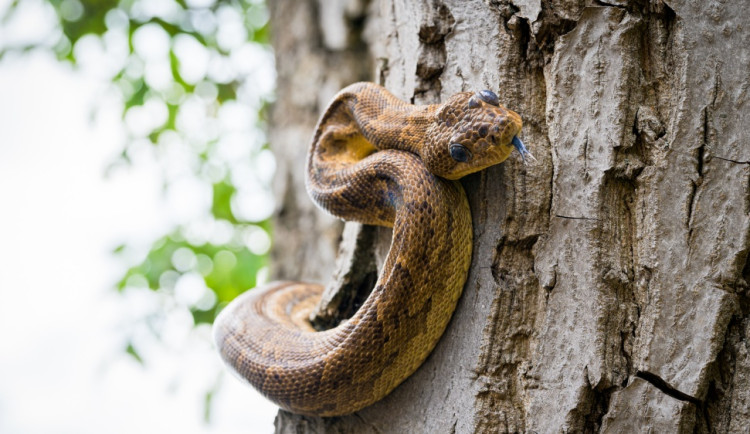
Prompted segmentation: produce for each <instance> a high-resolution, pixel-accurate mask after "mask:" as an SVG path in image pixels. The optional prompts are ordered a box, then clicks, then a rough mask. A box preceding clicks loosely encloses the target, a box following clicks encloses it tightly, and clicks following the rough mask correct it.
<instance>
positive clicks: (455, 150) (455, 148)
mask: <svg viewBox="0 0 750 434" xmlns="http://www.w3.org/2000/svg"><path fill="white" fill-rule="evenodd" d="M450 150H451V158H453V159H454V160H456V161H458V162H459V163H465V162H467V161H469V160H470V159H471V152H470V151H469V150H468V149H466V147H465V146H464V145H459V144H458V143H453V144H451V147H450Z"/></svg>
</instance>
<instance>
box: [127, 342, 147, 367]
mask: <svg viewBox="0 0 750 434" xmlns="http://www.w3.org/2000/svg"><path fill="white" fill-rule="evenodd" d="M125 352H126V353H128V354H129V355H130V356H131V357H132V358H134V359H135V361H136V362H138V363H140V364H141V365H143V358H142V357H141V355H140V354H138V351H136V349H135V347H134V346H133V343H132V342H128V346H127V348H125Z"/></svg>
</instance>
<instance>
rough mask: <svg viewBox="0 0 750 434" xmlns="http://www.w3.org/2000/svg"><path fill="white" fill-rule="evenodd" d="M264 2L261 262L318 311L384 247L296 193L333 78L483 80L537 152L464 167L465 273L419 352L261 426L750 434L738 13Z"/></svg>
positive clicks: (340, 295) (748, 205)
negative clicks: (365, 398)
mask: <svg viewBox="0 0 750 434" xmlns="http://www.w3.org/2000/svg"><path fill="white" fill-rule="evenodd" d="M270 4H271V8H272V26H273V29H274V37H273V43H274V46H275V49H276V53H277V54H276V57H277V68H278V71H279V79H278V86H279V88H278V89H279V90H278V100H277V102H276V104H275V106H274V107H273V109H272V112H271V134H270V139H271V144H272V149H274V151H275V153H276V155H277V158H278V161H279V163H278V167H279V170H278V175H277V180H278V182H277V183H276V189H277V195H278V196H277V197H279V199H280V201H281V202H280V205H279V208H278V212H277V218H276V223H275V246H274V250H273V252H274V253H273V260H274V265H275V269H274V275H275V277H277V278H283V279H290V280H312V281H319V282H323V283H328V291H327V296H326V300H325V303H324V304H322V305H321V306H319V309H318V320H319V321H320V324H328V325H330V324H331V323H333V322H335V321H336V320H337V319H340V318H341V317H342V316H343V317H345V316H346V315H348V314H349V313H351V311H352V309H356V306H357V305H358V303H359V302H361V298H362V297H363V295H362V294H363V291H364V293H366V290H367V288H366V287H367V286H368V284H369V283H368V282H371V281H372V279H373V276H374V273H375V269H376V267H377V262H378V261H377V258H378V257H382V252H383V251H384V250H385V249H387V247H388V243H389V234H388V231H383V230H378V229H372V228H362V227H359V226H356V225H350V226H349V227H347V231H346V236H345V237H344V241H343V242H342V244H341V245H340V246H339V241H340V240H341V236H340V234H341V224H340V223H337V222H335V221H334V220H333V219H332V218H330V217H327V216H324V215H323V214H322V212H320V211H318V210H316V209H315V207H314V205H313V204H312V202H311V200H310V199H309V198H308V197H307V194H306V192H305V190H304V171H303V170H304V162H305V157H304V155H305V152H306V149H307V144H308V141H309V138H310V136H311V135H312V130H313V128H314V125H315V122H316V120H317V117H318V116H319V114H320V112H321V111H322V109H323V108H324V107H325V105H326V103H327V102H328V100H329V99H330V97H331V96H332V95H333V94H334V93H335V92H336V91H337V90H338V89H340V88H342V87H344V86H345V85H347V84H349V83H351V82H354V81H358V80H363V79H364V80H371V81H376V82H379V83H380V84H383V85H384V86H386V87H387V88H388V89H389V90H391V91H392V92H393V93H395V94H396V95H398V96H400V97H402V98H403V99H405V100H407V101H412V102H415V103H434V102H439V101H441V100H443V99H445V98H446V97H448V96H450V95H451V94H453V93H455V92H459V91H464V90H480V89H485V88H487V89H492V90H494V91H496V92H497V93H498V94H499V96H500V100H501V102H502V103H503V104H504V105H506V106H507V107H509V108H511V109H513V110H515V111H517V112H518V113H519V114H521V116H522V117H523V119H524V131H523V133H522V138H523V139H524V142H526V143H527V144H528V145H529V147H530V148H531V150H532V152H533V153H534V155H535V156H536V158H537V159H538V160H539V164H538V165H536V166H524V165H522V164H521V162H520V158H518V156H517V155H515V156H513V157H512V158H511V159H509V160H508V161H506V162H505V163H503V164H502V165H500V166H497V167H493V168H490V169H488V170H486V171H484V172H482V173H479V174H475V175H471V176H469V177H467V178H466V179H464V180H462V183H463V184H464V187H465V189H466V191H467V194H468V196H469V201H470V205H471V208H472V215H473V222H474V254H473V259H472V266H471V270H470V272H469V278H468V280H467V282H466V286H465V289H464V294H463V296H462V298H461V300H460V302H459V305H458V308H457V310H456V312H455V314H454V317H453V319H452V321H451V324H450V325H449V327H448V330H447V331H446V333H445V335H444V336H443V338H442V339H441V341H440V343H439V344H438V346H437V347H436V348H435V350H434V352H433V354H432V355H431V356H430V357H429V358H428V360H427V361H426V362H425V364H424V365H423V366H422V367H421V368H420V369H419V370H418V371H417V372H416V373H415V374H414V375H412V376H411V377H410V378H409V379H407V380H406V381H405V382H404V383H403V384H402V385H401V386H399V387H398V388H397V389H396V390H395V391H394V392H393V393H392V394H391V395H389V396H388V397H386V398H385V399H383V400H382V401H381V402H378V403H376V404H375V405H373V406H371V407H368V408H366V409H364V410H362V411H360V412H358V413H356V414H354V415H350V416H346V417H339V418H325V419H322V418H311V417H302V416H298V415H293V414H290V413H286V412H280V413H279V415H278V416H277V420H276V430H277V432H279V433H313V432H337V433H402V432H409V433H471V432H537V433H554V432H608V433H621V432H701V433H703V432H721V433H723V432H737V433H740V432H747V430H748V426H750V342H748V336H750V316H749V315H748V314H749V313H750V303H748V302H749V301H750V296H749V294H748V279H750V262H748V251H749V250H750V133H748V128H747V125H749V124H750V108H749V107H748V102H747V100H748V92H750V44H748V41H750V15H748V14H747V13H746V12H745V7H746V6H747V5H746V4H744V3H743V2H725V1H712V2H688V1H684V0H680V1H677V0H674V1H667V2H662V1H652V2H648V1H645V0H644V1H639V2H624V1H620V0H612V1H608V2H603V1H593V2H592V1H583V0H581V1H575V0H560V1H539V0H536V1H535V0H514V1H503V0H487V1H479V0H472V1H461V0H422V1H407V0H380V1H377V0H373V1H372V2H369V3H367V2H364V1H359V0H338V1H325V0H318V1H314V0H304V1H299V0H297V1H292V0H282V1H274V2H270ZM337 251H338V252H339V253H338V260H336V256H337V254H336V252H337ZM373 258H374V259H373ZM334 264H336V266H335V270H334ZM332 276H333V277H332ZM342 312H343V313H342Z"/></svg>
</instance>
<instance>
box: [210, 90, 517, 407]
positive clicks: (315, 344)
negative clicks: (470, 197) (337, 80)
mask: <svg viewBox="0 0 750 434" xmlns="http://www.w3.org/2000/svg"><path fill="white" fill-rule="evenodd" d="M520 130H521V118H520V117H519V116H518V115H517V114H516V113H514V112H512V111H510V110H507V109H505V108H504V107H502V106H500V104H499V101H498V97H497V95H495V94H494V93H492V92H491V91H487V90H485V91H481V92H477V93H470V92H464V93H459V94H456V95H453V96H452V97H450V98H449V99H448V100H447V101H446V102H444V103H443V104H436V105H426V106H415V105H412V104H407V103H405V102H403V101H401V100H399V99H397V98H396V97H395V96H393V95H392V94H390V93H389V92H388V91H386V90H385V89H384V88H382V87H380V86H377V85H375V84H372V83H357V84H353V85H351V86H349V87H347V88H345V89H343V90H342V91H341V92H339V93H338V94H337V95H336V96H335V97H334V99H333V101H332V102H331V103H330V105H329V106H328V108H327V109H326V111H325V113H324V114H323V116H322V117H321V118H320V121H319V122H318V126H317V129H316V130H315V134H314V137H313V140H312V143H311V145H310V148H309V152H308V160H307V174H306V175H307V190H308V192H309V193H310V196H312V198H313V200H314V201H315V202H317V204H318V205H319V206H320V207H322V208H323V209H325V210H326V211H328V212H330V213H331V214H333V215H334V216H337V217H340V218H342V219H346V220H353V221H358V222H361V223H364V224H368V225H381V226H392V227H393V239H392V242H391V247H390V250H389V252H388V256H387V258H386V260H385V264H384V265H383V269H382V271H381V273H380V275H379V277H378V280H377V283H376V284H375V288H374V289H373V290H372V292H371V294H370V296H369V297H368V298H367V300H366V301H365V302H364V303H363V305H362V306H361V307H360V308H359V310H358V311H357V312H356V313H355V314H354V316H352V317H351V318H350V319H348V320H346V321H344V322H342V323H341V324H339V325H338V326H337V327H335V328H333V329H330V330H326V331H315V330H314V329H313V328H312V326H311V325H310V322H309V320H308V316H309V313H310V311H311V310H312V308H313V307H314V306H315V304H316V303H317V302H318V300H319V299H320V296H321V293H322V290H323V287H322V286H320V285H313V284H307V283H297V282H273V283H270V284H268V285H266V286H265V287H263V288H256V289H253V290H251V291H248V292H246V293H244V294H242V295H241V296H239V297H238V298H237V299H236V300H234V301H233V302H232V303H230V304H229V305H228V306H227V307H226V308H225V309H224V310H223V311H222V312H221V314H220V315H219V317H218V318H217V319H216V323H215V325H214V338H215V341H216V345H217V347H218V349H219V351H220V353H221V357H222V358H223V360H224V361H225V362H226V364H227V365H228V366H229V367H230V369H231V370H233V371H234V372H235V373H236V374H238V375H239V376H240V377H242V378H244V379H246V380H247V381H248V382H249V383H250V384H252V385H253V386H254V387H255V388H256V389H258V390H259V391H260V392H261V393H263V394H264V395H265V396H266V397H267V398H269V399H271V400H272V401H274V402H275V403H277V404H278V405H279V406H280V407H282V408H284V409H286V410H289V411H292V412H295V413H300V414H306V415H319V416H334V415H343V414H348V413H352V412H355V411H357V410H359V409H362V408H364V407H366V406H368V405H370V404H372V403H374V402H376V401H378V400H380V399H381V398H383V397H384V396H386V395H387V394H388V393H389V392H390V391H391V390H393V389H394V388H395V387H396V386H398V385H399V384H400V383H401V382H402V381H404V380H405V379H406V378H407V377H408V376H409V375H411V374H412V373H413V372H414V371H415V370H416V369H417V368H418V367H419V365H421V364H422V362H423V361H424V360H425V359H426V358H427V356H428V355H429V354H430V351H432V349H433V347H434V346H435V344H437V342H438V340H439V339H440V336H441V335H442V334H443V331H444V330H445V327H446V326H447V325H448V322H449V320H450V318H451V315H452V314H453V310H454V309H455V307H456V303H457V301H458V299H459V297H460V295H461V292H462V290H463V285H464V282H465V280H466V276H467V273H468V270H469V264H470V262H471V249H472V228H471V214H470V211H469V205H468V202H467V200H466V196H465V194H464V191H463V189H462V187H461V185H460V184H459V183H458V182H455V181H451V180H456V179H458V178H461V177H462V176H464V175H467V174H469V173H472V172H476V171H478V170H482V169H484V168H486V167H488V166H491V165H494V164H498V163H500V162H502V161H504V160H505V159H506V158H508V156H509V155H510V153H511V151H512V150H513V148H514V147H515V148H516V149H518V150H519V151H520V152H521V155H522V156H523V157H524V160H525V157H526V156H527V155H528V156H530V154H529V153H528V151H527V150H526V148H525V147H524V146H523V143H521V141H520V140H519V139H518V137H517V136H516V135H517V134H518V133H519V131H520Z"/></svg>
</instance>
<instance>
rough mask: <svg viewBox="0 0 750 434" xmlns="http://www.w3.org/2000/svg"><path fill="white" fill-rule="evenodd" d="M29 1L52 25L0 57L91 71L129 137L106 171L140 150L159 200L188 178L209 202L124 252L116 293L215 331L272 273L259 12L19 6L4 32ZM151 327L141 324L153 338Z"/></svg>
mask: <svg viewBox="0 0 750 434" xmlns="http://www.w3.org/2000/svg"><path fill="white" fill-rule="evenodd" d="M31 3H36V4H37V6H39V5H38V4H39V3H43V5H42V6H43V7H45V8H47V10H49V11H53V12H54V15H55V16H56V20H57V24H58V25H57V28H56V29H52V30H51V34H50V35H48V37H45V38H43V39H41V40H38V41H30V42H24V43H20V44H17V45H13V46H7V45H2V44H0V58H2V57H3V56H6V55H8V54H9V53H19V52H27V51H31V50H39V49H41V50H51V51H52V52H54V53H55V54H56V56H57V57H58V59H60V60H61V61H64V62H70V63H72V64H73V65H76V66H82V64H85V63H89V64H95V65H94V66H96V68H98V70H101V71H103V74H105V76H106V78H107V79H109V80H111V82H112V84H113V85H114V86H113V87H114V89H116V92H115V93H116V94H118V95H119V99H120V101H121V105H122V119H123V123H124V125H125V126H126V131H127V135H128V137H127V139H126V141H125V144H124V147H123V151H122V154H121V156H120V159H119V160H118V161H116V162H113V165H114V166H115V167H116V166H118V165H127V164H137V160H138V158H137V157H138V154H139V152H143V150H144V149H150V151H149V152H151V153H152V154H153V155H155V158H156V159H161V160H162V163H164V167H165V169H164V172H165V173H164V190H165V195H169V194H170V190H171V189H172V187H173V185H174V184H175V183H178V182H179V181H180V180H184V179H185V178H189V179H192V180H194V181H198V182H197V184H199V185H203V186H205V187H206V190H207V191H210V193H211V195H212V198H211V201H210V206H207V209H206V210H205V214H206V215H205V216H203V217H200V218H196V219H193V220H194V221H186V222H180V223H176V227H174V228H172V229H171V230H170V231H169V233H166V234H164V235H163V236H162V237H160V238H159V239H158V240H157V241H155V242H154V244H153V245H152V246H151V248H150V250H149V251H148V252H147V253H146V254H145V258H144V257H143V253H140V254H137V255H135V256H133V255H129V253H132V252H133V251H138V248H137V246H130V245H129V244H127V243H124V244H123V245H121V246H118V247H117V248H116V249H115V250H114V252H115V254H118V255H120V256H122V257H123V258H124V259H123V260H125V261H127V260H128V257H129V256H130V262H131V263H130V265H128V266H129V267H130V268H129V269H127V271H125V272H124V275H123V277H122V279H121V280H120V281H119V282H118V283H117V285H116V289H117V290H118V291H121V292H128V291H143V290H144V289H145V288H148V289H150V290H151V291H153V292H154V293H156V294H158V295H159V297H166V298H169V299H171V300H172V302H171V303H169V305H170V306H173V308H174V309H183V311H184V310H185V309H187V310H189V312H190V314H191V315H192V319H193V324H192V325H193V327H199V326H200V325H201V324H207V323H208V324H210V323H212V322H213V321H214V318H215V317H216V315H217V313H218V312H219V311H220V310H221V308H222V307H223V306H224V305H225V304H226V303H227V302H229V301H230V300H232V299H233V298H234V297H236V296H237V295H238V294H240V293H241V292H243V291H245V290H247V289H249V288H252V287H253V286H255V285H256V282H257V280H258V276H259V272H261V274H262V270H263V269H264V267H266V265H267V251H268V248H269V246H270V237H269V233H270V232H269V230H270V227H269V221H268V218H269V216H270V210H271V209H272V205H268V203H267V202H269V201H271V200H272V198H271V196H270V194H269V193H268V192H267V191H268V187H269V186H268V184H269V183H270V175H269V174H270V173H272V172H273V158H272V157H271V156H270V152H269V151H268V150H267V144H266V143H265V134H264V132H263V131H264V118H265V117H264V114H263V111H264V107H266V105H267V104H268V102H269V101H270V100H271V98H272V90H273V86H274V72H273V58H272V55H271V52H270V48H269V44H268V38H269V37H268V10H267V8H266V5H265V4H264V2H263V1H262V0H251V1H248V0H88V1H83V0H46V2H44V1H43V0H14V1H12V2H11V3H10V5H9V6H8V8H7V9H6V10H5V13H4V16H2V17H0V20H1V21H0V23H8V22H11V21H12V20H13V19H14V18H15V16H16V15H21V14H23V13H24V8H25V7H27V6H28V4H31ZM44 4H46V6H45V5H44ZM0 13H2V12H0ZM92 53H94V54H92ZM92 59H93V60H92ZM83 66H85V65H83ZM175 159H177V160H178V163H177V164H176V163H175V162H174V161H171V160H175ZM175 166H178V168H177V169H175ZM269 167H270V168H269ZM248 202H249V203H248ZM243 203H244V205H243ZM262 204H265V205H263V206H261V205H262ZM141 250H143V249H141ZM133 257H134V258H135V259H133ZM196 277H199V278H200V279H196ZM201 281H202V283H201V284H200V285H197V284H196V282H198V283H200V282H201ZM201 285H202V286H203V287H202V288H201V287H200V286H201ZM185 288H187V289H185ZM175 306H176V307H175ZM162 314H163V315H168V314H169V312H162ZM152 319H153V318H151V319H149V318H145V319H144V321H151V320H152ZM158 323H159V321H151V325H150V326H149V327H148V328H149V330H151V332H153V333H154V334H155V335H156V337H157V338H158V337H159V334H160V329H159V327H157V326H154V325H153V324H158ZM124 350H125V352H126V353H127V354H130V355H131V356H132V357H133V358H134V359H135V360H137V361H138V362H140V363H144V359H147V358H145V357H144V356H143V354H141V351H140V350H139V347H138V344H137V340H131V342H128V343H127V344H126V348H124ZM212 393H213V391H210V392H208V394H207V395H206V402H207V403H209V402H210V399H211V394H212Z"/></svg>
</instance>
